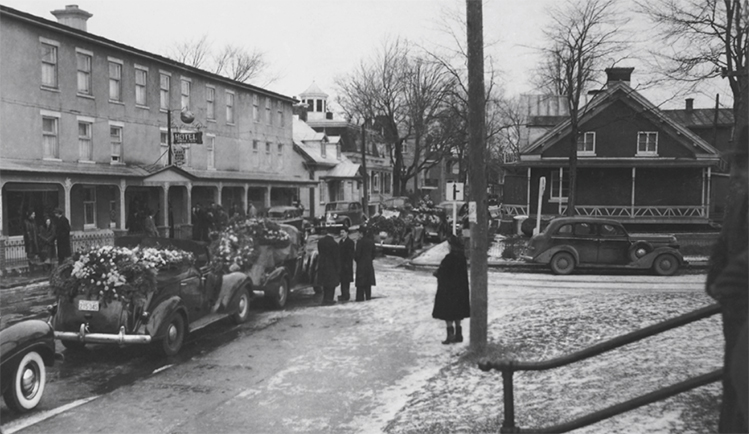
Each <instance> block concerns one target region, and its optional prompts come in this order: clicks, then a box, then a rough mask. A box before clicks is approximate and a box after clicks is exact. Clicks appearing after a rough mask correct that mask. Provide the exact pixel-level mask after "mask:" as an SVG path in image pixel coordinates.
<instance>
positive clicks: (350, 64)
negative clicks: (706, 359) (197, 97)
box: [0, 0, 730, 108]
mask: <svg viewBox="0 0 749 434" xmlns="http://www.w3.org/2000/svg"><path fill="white" fill-rule="evenodd" d="M559 1H561V0H485V1H484V8H483V17H484V41H485V44H486V48H485V55H487V56H492V58H493V59H494V64H495V66H496V67H497V69H498V70H499V71H500V79H501V81H500V85H501V86H502V87H503V88H504V92H505V94H506V95H508V96H517V95H520V94H524V93H536V92H534V89H533V87H532V85H531V84H530V82H529V79H528V78H529V77H530V75H531V72H532V70H533V68H534V67H535V66H536V64H537V63H538V60H539V51H538V49H537V47H541V46H542V45H543V28H544V26H545V25H546V24H547V23H548V22H549V16H548V11H549V8H550V7H551V6H552V5H554V4H557V3H558V2H559ZM622 1H624V2H631V0H622ZM73 3H74V2H73V0H67V2H66V1H65V0H0V4H2V5H4V6H8V7H11V8H14V9H18V10H21V11H23V12H27V13H30V14H33V15H36V16H39V17H42V18H46V19H49V20H52V21H55V20H56V18H55V17H54V16H53V15H52V14H51V13H50V11H52V10H55V9H63V8H64V6H65V5H66V4H73ZM75 3H77V4H78V6H79V7H80V8H81V9H83V10H85V11H88V12H90V13H92V14H93V17H92V18H90V19H89V20H88V31H89V32H90V33H93V34H96V35H99V36H103V37H105V38H108V39H111V40H114V41H117V42H120V43H123V44H126V45H130V46H132V47H135V48H139V49H142V50H145V51H149V52H152V53H157V54H162V55H165V54H166V53H167V52H168V51H169V50H170V48H173V47H174V46H175V44H178V43H181V42H186V41H196V40H198V39H200V38H201V37H202V36H203V35H207V36H208V40H209V41H210V42H211V43H212V44H213V46H214V47H221V46H223V45H225V44H229V43H231V44H236V45H240V46H245V47H247V48H248V49H255V48H256V49H259V50H260V51H262V52H264V53H265V55H266V58H267V60H268V62H269V64H270V66H269V72H271V73H272V74H274V75H276V76H277V79H276V80H275V81H274V82H273V83H271V84H269V85H264V83H263V87H266V88H268V89H270V90H272V91H275V92H278V93H281V94H283V95H287V96H297V95H299V94H300V93H302V92H303V91H304V90H305V89H307V88H308V87H309V85H310V84H311V83H312V82H313V81H314V82H316V83H317V85H318V86H320V87H321V88H322V89H323V90H324V91H325V92H327V93H328V94H330V98H329V100H330V101H329V102H331V103H334V98H335V86H334V83H335V79H336V78H337V77H341V76H344V75H346V74H347V73H350V72H351V71H353V70H354V69H355V68H356V67H357V66H358V65H359V64H360V63H361V62H362V60H365V59H368V58H371V57H372V56H373V54H374V53H375V52H376V50H377V49H378V48H379V47H381V46H382V43H383V41H385V40H386V39H388V38H389V39H393V38H395V37H402V38H406V39H409V40H410V41H412V42H414V43H416V44H419V45H422V46H424V47H428V48H430V49H433V48H434V47H439V46H450V44H451V42H450V37H449V36H448V34H447V33H446V32H445V31H444V25H443V23H444V22H445V19H446V17H453V19H454V18H455V17H458V18H459V19H461V20H462V19H464V16H465V1H464V0H212V1H201V2H198V1H195V0H182V1H174V0H127V1H113V0H75ZM447 19H449V18H447ZM634 25H635V26H636V27H639V28H646V27H647V23H646V20H645V18H643V17H639V18H638V19H637V20H635V21H634ZM620 66H635V67H636V69H635V72H634V74H633V81H632V84H633V85H635V86H636V85H637V74H638V69H637V67H638V66H639V65H634V64H633V65H628V64H622V65H620ZM252 84H260V83H252ZM716 92H718V93H721V98H720V99H721V103H722V104H723V105H724V106H727V107H729V105H727V104H730V93H729V92H728V91H727V88H726V86H725V83H720V82H717V87H715V86H710V87H709V88H708V89H707V90H706V91H705V92H704V93H702V94H689V95H675V94H677V93H678V90H677V89H675V88H658V89H649V90H646V91H643V94H644V95H645V96H646V97H648V98H649V99H650V100H651V101H652V102H653V103H655V104H657V105H661V106H662V107H664V108H681V107H682V106H683V105H684V103H683V101H684V98H685V97H693V98H695V107H712V106H713V105H714V98H715V93H716Z"/></svg>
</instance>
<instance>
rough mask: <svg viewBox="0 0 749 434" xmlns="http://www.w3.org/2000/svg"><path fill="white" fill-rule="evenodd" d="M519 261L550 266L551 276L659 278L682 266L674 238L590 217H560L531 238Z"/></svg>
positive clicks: (681, 257)
mask: <svg viewBox="0 0 749 434" xmlns="http://www.w3.org/2000/svg"><path fill="white" fill-rule="evenodd" d="M522 258H523V259H524V260H525V261H528V262H535V263H539V264H549V266H550V267H551V271H552V272H554V274H570V273H572V271H573V270H574V269H575V268H619V269H652V270H653V271H654V272H655V273H656V274H658V275H661V276H670V275H673V274H674V273H676V271H677V270H678V269H679V267H680V266H681V265H682V264H683V263H684V258H683V256H682V255H681V253H680V252H679V244H678V243H677V242H676V237H675V236H674V235H670V234H669V235H661V234H629V233H628V232H627V231H626V229H624V227H623V226H622V224H621V223H619V222H617V221H615V220H606V219H598V218H590V217H559V218H556V219H553V220H551V222H550V223H549V225H548V226H547V227H546V229H545V230H544V231H543V232H541V233H540V234H537V235H534V236H533V237H531V239H530V241H529V243H528V247H527V249H526V252H525V254H524V255H522Z"/></svg>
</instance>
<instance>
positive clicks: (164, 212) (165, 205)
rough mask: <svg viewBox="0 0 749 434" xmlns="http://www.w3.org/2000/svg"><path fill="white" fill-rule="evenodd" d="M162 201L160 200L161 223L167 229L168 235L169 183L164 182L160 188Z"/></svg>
mask: <svg viewBox="0 0 749 434" xmlns="http://www.w3.org/2000/svg"><path fill="white" fill-rule="evenodd" d="M161 193H162V195H163V196H162V200H161V223H162V226H163V227H165V228H167V229H166V233H167V234H168V233H169V229H168V228H169V183H168V182H165V183H164V184H163V185H162V186H161Z"/></svg>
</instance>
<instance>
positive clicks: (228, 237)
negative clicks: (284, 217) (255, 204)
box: [211, 219, 291, 271]
mask: <svg viewBox="0 0 749 434" xmlns="http://www.w3.org/2000/svg"><path fill="white" fill-rule="evenodd" d="M289 244H291V237H289V234H287V233H286V232H284V231H283V230H282V229H281V227H280V226H279V225H278V224H277V223H274V222H272V221H270V220H267V219H245V220H235V221H233V222H231V224H230V225H228V226H227V227H226V228H224V230H222V231H221V232H220V233H219V234H218V238H217V240H216V241H214V243H213V244H212V245H211V249H212V250H213V257H214V258H216V259H217V260H219V261H221V262H222V263H223V264H224V268H225V269H226V270H227V271H234V270H248V269H249V268H250V267H252V264H254V263H255V261H256V260H257V257H258V255H259V252H258V249H256V248H255V246H272V247H277V248H283V247H287V246H289Z"/></svg>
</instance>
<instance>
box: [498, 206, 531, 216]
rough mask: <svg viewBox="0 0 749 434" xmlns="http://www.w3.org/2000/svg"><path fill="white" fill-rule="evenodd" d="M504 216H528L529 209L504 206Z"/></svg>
mask: <svg viewBox="0 0 749 434" xmlns="http://www.w3.org/2000/svg"><path fill="white" fill-rule="evenodd" d="M502 215H509V216H513V217H514V216H516V215H528V207H527V206H523V205H508V204H502Z"/></svg>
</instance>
